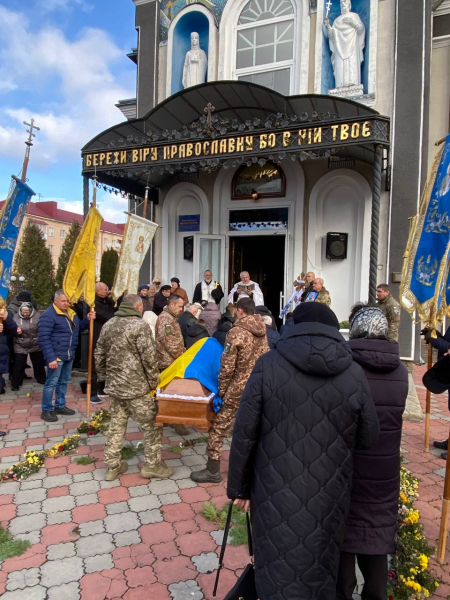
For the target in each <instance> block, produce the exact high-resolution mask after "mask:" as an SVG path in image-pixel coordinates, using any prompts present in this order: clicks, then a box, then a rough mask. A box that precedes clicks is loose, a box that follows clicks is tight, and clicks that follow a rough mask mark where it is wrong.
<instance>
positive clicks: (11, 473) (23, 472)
mask: <svg viewBox="0 0 450 600" xmlns="http://www.w3.org/2000/svg"><path fill="white" fill-rule="evenodd" d="M79 443H80V436H79V435H78V434H75V435H72V436H70V437H67V438H64V440H63V441H62V442H58V443H56V444H54V446H53V447H52V448H50V450H42V451H41V452H34V451H33V450H29V451H28V452H25V454H24V455H23V457H24V460H22V461H21V462H19V463H16V464H15V465H13V466H12V467H8V468H7V469H5V470H4V471H1V472H0V482H2V481H20V480H22V479H26V478H27V477H29V476H30V475H31V474H32V473H37V472H38V471H39V469H41V468H42V467H43V466H44V462H45V459H46V458H48V457H49V456H64V455H65V454H68V453H69V452H72V450H75V448H76V447H77V446H78V445H79Z"/></svg>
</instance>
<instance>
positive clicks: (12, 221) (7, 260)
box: [0, 179, 34, 301]
mask: <svg viewBox="0 0 450 600" xmlns="http://www.w3.org/2000/svg"><path fill="white" fill-rule="evenodd" d="M31 196H34V192H33V190H32V189H31V188H29V187H28V186H27V184H26V183H23V181H20V180H19V179H16V180H15V187H14V189H13V191H12V192H11V194H10V195H9V197H8V199H7V200H6V201H5V204H4V206H3V209H2V212H1V214H0V301H5V300H6V297H7V295H8V291H9V281H10V277H11V268H12V263H13V257H14V251H15V249H16V244H17V238H18V236H19V232H20V227H21V226H22V222H23V219H24V217H25V213H26V212H27V208H28V203H29V201H30V198H31Z"/></svg>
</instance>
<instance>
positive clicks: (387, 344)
mask: <svg viewBox="0 0 450 600" xmlns="http://www.w3.org/2000/svg"><path fill="white" fill-rule="evenodd" d="M388 336H389V323H388V320H387V318H386V317H385V315H384V314H383V311H382V310H381V309H379V308H376V307H371V306H364V305H359V306H356V307H355V308H354V310H353V312H352V315H351V316H350V341H349V346H350V348H351V350H352V353H353V360H354V361H356V362H357V363H358V364H359V365H360V366H361V367H362V368H363V370H364V373H365V375H366V377H367V380H368V382H369V387H370V391H371V393H372V398H373V401H374V403H375V408H376V411H377V415H378V420H379V422H380V437H379V438H378V442H376V443H375V444H373V446H372V447H371V448H370V449H369V450H355V452H354V453H353V459H354V465H353V486H352V493H351V504H350V512H349V515H348V518H347V523H346V530H345V540H344V545H343V547H342V551H341V557H340V563H339V576H338V585H337V596H336V598H337V600H352V597H353V592H354V590H355V586H356V571H355V559H357V560H358V566H359V568H360V570H361V572H362V574H363V577H364V588H363V592H362V598H370V600H386V598H387V583H388V554H392V553H393V552H394V550H395V534H396V532H397V525H398V497H399V493H400V443H401V438H402V426H403V411H404V410H405V404H406V397H407V395H408V370H407V368H406V367H405V365H404V364H403V363H402V362H401V360H400V357H399V347H398V342H395V341H388V339H387V338H388Z"/></svg>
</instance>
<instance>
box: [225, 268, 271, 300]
mask: <svg viewBox="0 0 450 600" xmlns="http://www.w3.org/2000/svg"><path fill="white" fill-rule="evenodd" d="M240 277H241V281H238V282H237V283H236V284H235V285H234V287H233V289H232V290H231V291H230V293H229V294H228V303H230V302H232V303H233V304H234V303H236V302H237V301H238V300H240V299H241V298H251V299H252V300H253V301H254V303H255V306H264V296H263V293H262V291H261V288H260V287H259V284H257V283H256V281H252V280H251V279H250V275H249V273H248V271H242V273H241V274H240Z"/></svg>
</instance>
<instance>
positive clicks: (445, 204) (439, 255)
mask: <svg viewBox="0 0 450 600" xmlns="http://www.w3.org/2000/svg"><path fill="white" fill-rule="evenodd" d="M449 242H450V135H448V136H447V138H446V140H445V145H444V146H443V147H442V148H441V149H440V150H439V152H438V153H437V155H436V158H435V160H434V163H433V166H432V169H431V173H430V176H429V178H428V182H427V185H426V187H425V190H424V192H423V195H422V199H421V202H420V206H419V213H418V215H417V216H416V217H415V218H414V219H413V223H412V228H411V233H410V237H409V240H408V245H407V248H406V252H405V256H404V259H405V260H404V264H403V273H402V284H401V287H400V301H401V303H402V305H403V306H404V308H406V310H408V311H409V312H414V311H415V310H417V313H418V316H419V318H420V319H421V320H422V321H425V322H426V323H428V325H429V326H430V327H433V328H434V327H435V325H436V319H437V318H441V317H442V316H443V309H445V291H446V285H447V276H448V260H449V252H450V244H449ZM442 300H444V302H442ZM441 309H442V310H441Z"/></svg>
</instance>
